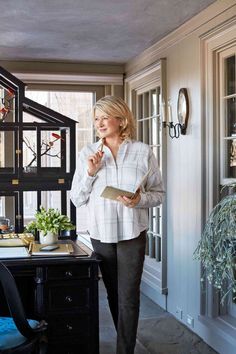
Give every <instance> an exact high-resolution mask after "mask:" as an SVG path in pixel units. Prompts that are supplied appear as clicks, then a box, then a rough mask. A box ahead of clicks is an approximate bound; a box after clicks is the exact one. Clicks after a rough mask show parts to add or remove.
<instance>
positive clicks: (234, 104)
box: [226, 97, 236, 136]
mask: <svg viewBox="0 0 236 354" xmlns="http://www.w3.org/2000/svg"><path fill="white" fill-rule="evenodd" d="M226 117H227V131H226V135H227V136H236V98H235V97H232V98H229V99H227V101H226Z"/></svg>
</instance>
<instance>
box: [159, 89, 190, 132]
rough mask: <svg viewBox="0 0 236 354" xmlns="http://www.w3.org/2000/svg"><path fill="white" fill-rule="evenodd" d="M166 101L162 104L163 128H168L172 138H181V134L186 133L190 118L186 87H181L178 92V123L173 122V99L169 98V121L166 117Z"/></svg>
mask: <svg viewBox="0 0 236 354" xmlns="http://www.w3.org/2000/svg"><path fill="white" fill-rule="evenodd" d="M165 111H166V110H165V102H163V104H162V122H163V128H168V133H169V136H170V137H171V139H173V138H179V137H180V134H182V135H185V134H186V130H187V125H188V118H189V99H188V92H187V89H186V88H181V89H180V90H179V94H178V102H177V117H178V123H176V124H174V123H173V117H172V106H171V101H170V100H168V122H167V121H166V119H165Z"/></svg>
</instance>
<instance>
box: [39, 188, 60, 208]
mask: <svg viewBox="0 0 236 354" xmlns="http://www.w3.org/2000/svg"><path fill="white" fill-rule="evenodd" d="M41 205H42V206H43V207H44V208H46V209H48V208H55V209H58V210H59V211H61V191H42V193H41Z"/></svg>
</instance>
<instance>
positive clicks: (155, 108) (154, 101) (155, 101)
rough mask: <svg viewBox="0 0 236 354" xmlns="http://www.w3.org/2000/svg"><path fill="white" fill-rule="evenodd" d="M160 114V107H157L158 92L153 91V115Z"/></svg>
mask: <svg viewBox="0 0 236 354" xmlns="http://www.w3.org/2000/svg"><path fill="white" fill-rule="evenodd" d="M157 114H158V106H157V91H156V90H151V115H152V116H154V115H157Z"/></svg>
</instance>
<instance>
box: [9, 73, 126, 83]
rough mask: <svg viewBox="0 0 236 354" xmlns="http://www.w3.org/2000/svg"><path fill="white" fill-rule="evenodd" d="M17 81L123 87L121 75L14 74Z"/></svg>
mask: <svg viewBox="0 0 236 354" xmlns="http://www.w3.org/2000/svg"><path fill="white" fill-rule="evenodd" d="M13 75H15V76H16V77H17V78H18V79H20V80H22V81H23V82H25V83H31V84H46V83H50V84H68V83H69V84H71V85H88V84H89V85H123V75H122V74H63V73H62V74H54V73H47V74H45V73H42V74H41V73H23V72H14V73H13Z"/></svg>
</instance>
